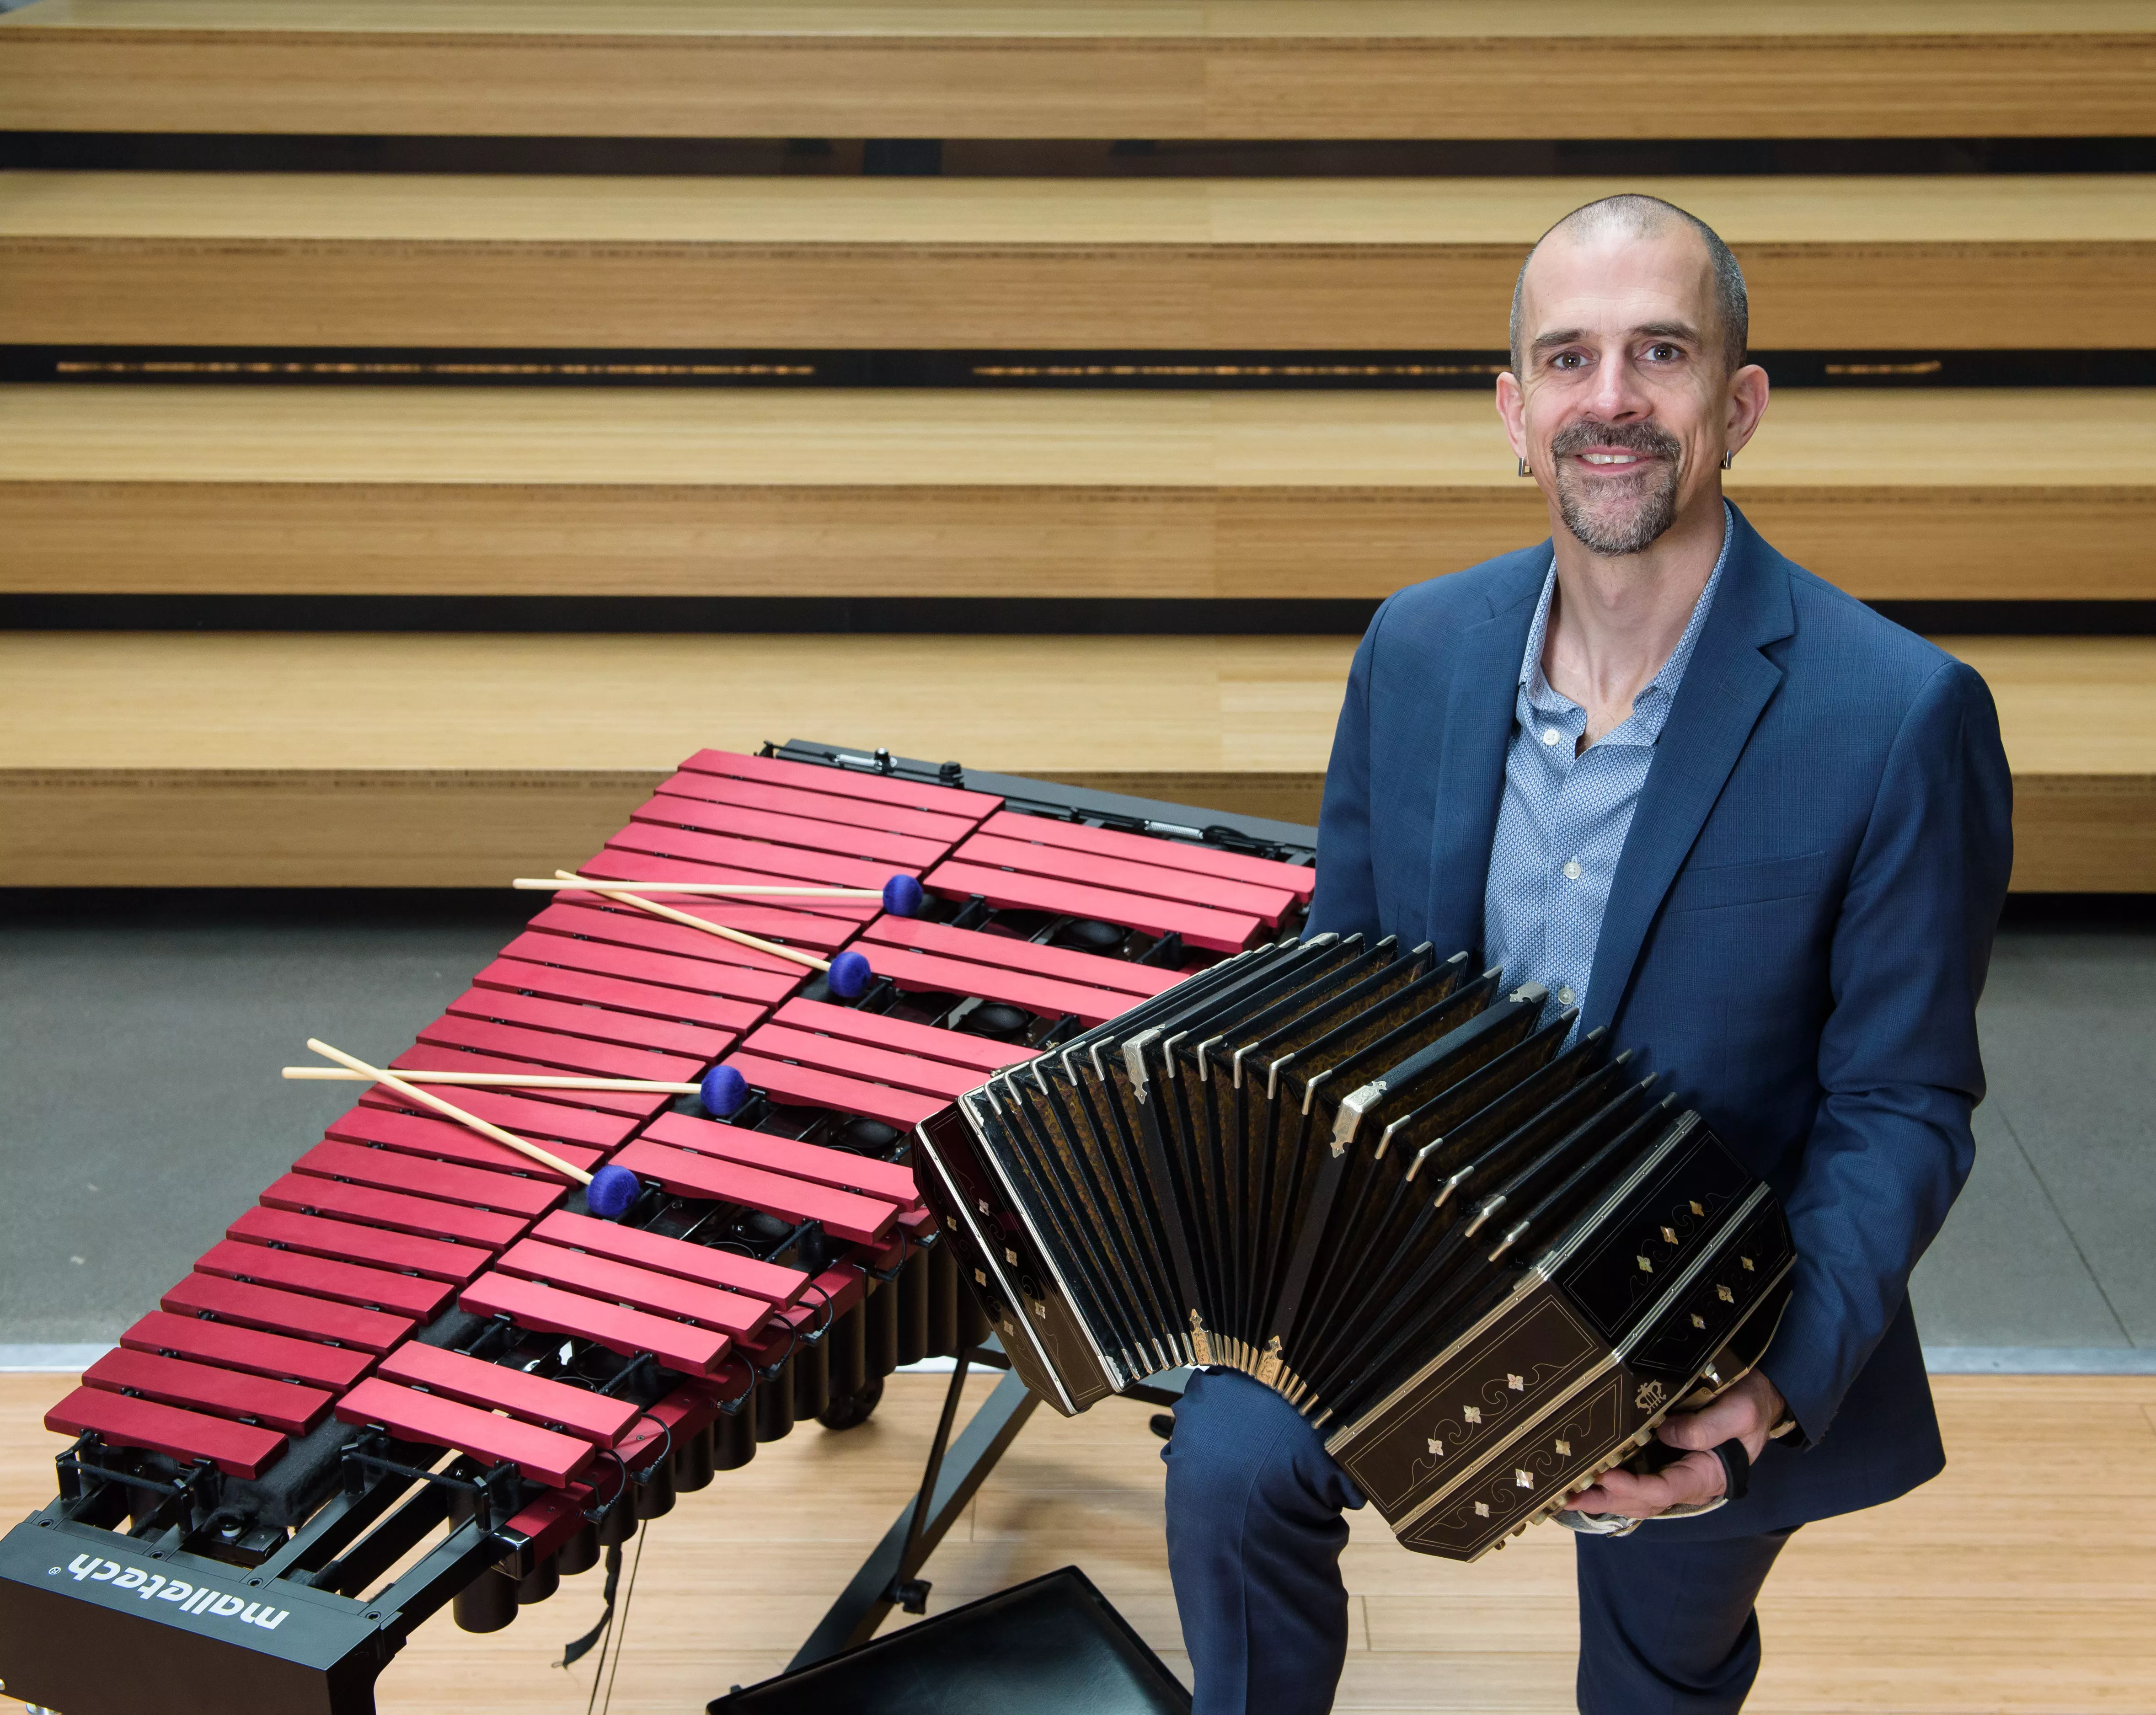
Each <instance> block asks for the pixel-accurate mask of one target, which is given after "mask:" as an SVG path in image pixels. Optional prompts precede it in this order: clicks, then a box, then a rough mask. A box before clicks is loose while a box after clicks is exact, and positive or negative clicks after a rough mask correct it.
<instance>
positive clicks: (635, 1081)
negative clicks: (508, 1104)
mask: <svg viewBox="0 0 2156 1715" xmlns="http://www.w3.org/2000/svg"><path fill="white" fill-rule="evenodd" d="M285 1076H286V1077H288V1078H293V1079H309V1080H313V1079H326V1080H330V1081H339V1082H351V1083H356V1084H367V1083H372V1082H373V1081H374V1080H373V1079H372V1077H370V1076H368V1075H367V1073H365V1072H349V1071H346V1070H345V1069H344V1068H343V1067H342V1066H286V1067H285ZM397 1076H398V1077H400V1078H402V1079H403V1081H405V1082H406V1083H408V1084H454V1085H459V1086H463V1087H465V1088H466V1089H472V1090H619V1091H624V1092H625V1093H627V1094H630V1095H639V1096H694V1095H695V1094H696V1091H697V1088H698V1086H696V1085H695V1084H670V1083H668V1082H667V1081H665V1080H664V1079H662V1078H572V1077H556V1076H552V1074H547V1073H538V1072H399V1073H398V1075H397Z"/></svg>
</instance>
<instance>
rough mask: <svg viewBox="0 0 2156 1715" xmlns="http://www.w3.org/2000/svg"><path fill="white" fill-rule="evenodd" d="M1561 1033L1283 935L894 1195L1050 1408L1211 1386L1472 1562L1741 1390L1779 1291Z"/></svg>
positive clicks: (1515, 999) (1692, 1126)
mask: <svg viewBox="0 0 2156 1715" xmlns="http://www.w3.org/2000/svg"><path fill="white" fill-rule="evenodd" d="M1550 1011H1551V1009H1550V1006H1549V1004H1548V995H1547V994H1546V993H1545V991H1544V990H1543V988H1541V987H1539V986H1538V985H1534V984H1526V985H1520V986H1514V985H1512V984H1508V983H1507V982H1506V981H1505V980H1504V978H1503V977H1502V974H1501V973H1499V972H1497V971H1496V970H1483V971H1477V970H1476V969H1475V968H1474V967H1473V965H1472V963H1471V961H1470V959H1469V958H1468V956H1467V955H1466V954H1465V953H1460V954H1456V955H1454V956H1453V957H1451V958H1440V957H1439V956H1437V955H1436V953H1435V952H1434V950H1433V949H1431V948H1430V947H1427V946H1424V947H1416V948H1414V949H1412V950H1402V949H1401V948H1399V947H1397V946H1396V945H1394V943H1393V942H1389V941H1385V942H1377V943H1375V944H1366V943H1365V942H1363V940H1362V939H1361V938H1360V937H1345V938H1342V937H1337V936H1332V935H1321V936H1317V937H1312V938H1309V939H1307V940H1301V941H1293V940H1291V941H1283V942H1276V943H1273V944H1270V945H1266V946H1263V947H1258V948H1256V949H1255V950H1252V951H1250V952H1243V953H1240V954H1238V955H1236V956H1234V957H1231V958H1228V959H1226V960H1225V961H1224V962H1223V963H1219V964H1217V965H1215V966H1214V967H1213V968H1210V969H1209V970H1206V971H1204V972H1200V973H1194V974H1193V975H1191V976H1188V977H1187V978H1185V979H1184V981H1183V983H1180V984H1178V986H1177V987H1176V988H1173V989H1171V990H1169V991H1168V992H1166V993H1164V994H1161V995H1159V996H1158V997H1156V998H1154V999H1151V1000H1148V1001H1147V1002H1145V1003H1143V1004H1141V1005H1139V1006H1137V1007H1135V1008H1133V1009H1131V1010H1130V1011H1128V1012H1126V1013H1125V1014H1122V1016H1121V1017H1119V1018H1116V1019H1112V1020H1111V1021H1109V1022H1107V1023H1106V1024H1101V1025H1099V1026H1096V1027H1095V1028H1092V1029H1091V1030H1086V1031H1085V1032H1083V1033H1081V1034H1078V1035H1073V1036H1071V1037H1070V1038H1069V1039H1067V1040H1063V1041H1061V1042H1060V1043H1059V1044H1057V1045H1055V1046H1054V1047H1053V1048H1052V1049H1051V1050H1050V1051H1048V1052H1045V1053H1042V1054H1039V1055H1035V1056H1034V1057H1033V1058H1032V1059H1030V1060H1028V1061H1026V1062H1024V1064H1022V1065H1013V1066H1010V1067H1008V1068H1005V1069H1004V1070H1002V1071H998V1072H997V1073H996V1074H995V1075H994V1076H992V1077H990V1078H988V1080H987V1081H984V1082H983V1083H982V1084H981V1085H980V1086H978V1088H976V1089H974V1090H973V1091H968V1093H966V1094H965V1095H963V1096H961V1097H960V1098H959V1099H958V1101H957V1103H956V1104H955V1106H954V1107H952V1108H950V1109H948V1110H946V1111H944V1112H941V1113H939V1114H937V1115H936V1116H935V1117H932V1118H930V1119H929V1120H927V1122H925V1123H924V1124H923V1125H922V1127H921V1132H920V1137H921V1162H920V1163H917V1165H916V1172H917V1173H918V1174H919V1177H920V1180H921V1186H922V1189H923V1190H924V1191H925V1192H926V1193H927V1196H928V1199H929V1201H930V1203H931V1204H932V1206H933V1207H934V1208H935V1209H937V1212H938V1214H939V1215H940V1217H941V1218H942V1224H943V1225H944V1228H945V1230H946V1231H947V1234H948V1235H950V1237H951V1238H952V1240H954V1241H955V1243H956V1245H957V1249H958V1252H959V1256H960V1261H961V1263H962V1266H963V1268H964V1271H965V1273H966V1275H967V1276H968V1279H969V1280H970V1281H971V1283H972V1285H973V1288H974V1290H975V1291H976V1292H977V1293H978V1294H979V1296H980V1297H981V1299H982V1301H983V1304H984V1306H985V1307H986V1308H987V1311H988V1317H989V1319H990V1321H991V1322H993V1325H994V1326H995V1327H996V1329H997V1332H998V1334H999V1335H1000V1336H1001V1338H1002V1340H1003V1343H1004V1348H1005V1349H1006V1350H1007V1351H1008V1352H1009V1353H1010V1355H1011V1358H1012V1360H1013V1362H1014V1364H1015V1365H1016V1367H1017V1368H1019V1371H1020V1373H1021V1374H1024V1376H1025V1377H1026V1379H1027V1380H1028V1381H1029V1384H1031V1385H1032V1386H1033V1387H1034V1389H1035V1390H1036V1391H1037V1392H1039V1393H1040V1394H1042V1395H1043V1396H1044V1397H1045V1398H1046V1399H1048V1400H1049V1401H1050V1403H1051V1404H1055V1406H1056V1407H1057V1409H1060V1410H1061V1411H1063V1412H1065V1413H1066V1414H1074V1413H1075V1412H1078V1411H1081V1410H1083V1409H1086V1407H1087V1406H1089V1405H1091V1404H1093V1403H1094V1402H1095V1401H1096V1400H1098V1399H1101V1398H1102V1397H1104V1396H1105V1395H1106V1394H1111V1393H1113V1392H1116V1391H1119V1390H1121V1389H1125V1388H1127V1387H1128V1386H1130V1385H1131V1384H1133V1383H1135V1382H1137V1381H1138V1380H1139V1379H1141V1378H1142V1377H1143V1376H1145V1375H1146V1374H1150V1373H1152V1372H1155V1371H1158V1370H1161V1369H1164V1368H1170V1367H1173V1366H1175V1365H1178V1364H1186V1363H1197V1364H1206V1363H1215V1364H1224V1365H1228V1366H1231V1367H1233V1368H1236V1369H1239V1370H1241V1371H1243V1372H1245V1373H1246V1374H1250V1375H1251V1376H1254V1377H1255V1379H1257V1380H1259V1381H1260V1382H1262V1383H1264V1384H1265V1385H1267V1386H1269V1387H1271V1388H1273V1389H1276V1390H1277V1391H1279V1392H1280V1393H1281V1394H1283V1395H1284V1396H1285V1397H1286V1398H1287V1399H1289V1400H1290V1401H1291V1402H1292V1403H1293V1404H1295V1405H1296V1407H1297V1409H1300V1410H1301V1411H1302V1412H1303V1413H1304V1414H1305V1415H1306V1416H1307V1417H1308V1418H1309V1419H1310V1420H1311V1421H1312V1424H1313V1425H1315V1426H1316V1427H1317V1429H1318V1430H1319V1431H1320V1432H1321V1433H1322V1435H1323V1436H1324V1438H1325V1441H1326V1445H1327V1448H1328V1450H1329V1451H1331V1452H1332V1455H1333V1456H1334V1457H1335V1458H1336V1459H1337V1461H1339V1462H1340V1463H1341V1465H1342V1466H1343V1467H1344V1468H1345V1469H1346V1471H1347V1472H1348V1474H1349V1475H1350V1476H1352V1477H1353V1478H1354V1480H1355V1481H1356V1482H1357V1483H1358V1485H1359V1486H1360V1487H1361V1488H1362V1490H1363V1493H1364V1494H1365V1495H1366V1496H1367V1497H1368V1498H1369V1499H1370V1501H1371V1502H1373V1504H1374V1505H1376V1507H1378V1510H1379V1512H1382V1513H1383V1515H1384V1517H1385V1518H1386V1519H1387V1520H1388V1522H1390V1523H1391V1524H1392V1526H1393V1528H1394V1532H1395V1533H1396V1534H1398V1536H1399V1538H1400V1540H1401V1541H1402V1542H1403V1543H1405V1544H1406V1545H1407V1546H1408V1547H1409V1548H1415V1549H1419V1550H1421V1551H1423V1552H1425V1553H1434V1554H1440V1555H1443V1556H1446V1557H1448V1558H1460V1559H1469V1558H1474V1557H1475V1556H1476V1555H1478V1554H1480V1553H1482V1552H1483V1551H1484V1550H1486V1548H1490V1547H1491V1545H1493V1544H1496V1543H1501V1541H1502V1539H1503V1538H1504V1537H1505V1536H1506V1535H1507V1534H1508V1533H1512V1532H1515V1531H1517V1530H1518V1529H1521V1528H1525V1526H1526V1525H1527V1523H1528V1522H1531V1521H1532V1520H1533V1519H1536V1518H1537V1517H1544V1516H1547V1515H1548V1514H1549V1513H1551V1512H1555V1511H1557V1510H1558V1508H1559V1507H1562V1506H1563V1503H1564V1502H1565V1499H1566V1498H1567V1497H1568V1495H1569V1494H1571V1493H1573V1492H1577V1491H1578V1489H1579V1488H1582V1487H1585V1486H1586V1485H1587V1484H1588V1483H1589V1482H1590V1481H1592V1480H1593V1478H1594V1476H1596V1475H1597V1474H1598V1473H1599V1471H1603V1470H1605V1469H1607V1468H1609V1466H1611V1465H1613V1464H1614V1463H1616V1462H1618V1461H1620V1460H1622V1459H1624V1458H1625V1457H1626V1456H1629V1455H1630V1454H1631V1453H1632V1452H1633V1451H1634V1450H1635V1448H1637V1447H1639V1446H1640V1445H1643V1444H1644V1443H1645V1441H1646V1440H1648V1439H1649V1438H1650V1436H1651V1434H1652V1430H1653V1429H1654V1426H1655V1425H1656V1424H1658V1423H1659V1422H1660V1421H1661V1419H1662V1418H1663V1416H1664V1415H1666V1413H1667V1412H1668V1411H1669V1410H1670V1409H1672V1408H1673V1407H1675V1406H1676V1405H1678V1404H1681V1403H1682V1402H1685V1401H1686V1400H1687V1399H1691V1400H1693V1401H1694V1402H1695V1403H1696V1402H1697V1400H1698V1399H1702V1398H1703V1397H1705V1396H1706V1394H1708V1393H1710V1392H1712V1391H1713V1390H1714V1389H1717V1388H1719V1387H1721V1386H1724V1385H1727V1384H1728V1383H1729V1382H1731V1381H1733V1380H1734V1379H1736V1378H1737V1377H1738V1376H1739V1375H1740V1374H1743V1371H1744V1370H1745V1369H1746V1368H1748V1367H1749V1366H1750V1364H1751V1363H1753V1362H1754V1361H1756V1359H1757V1357H1758V1353H1759V1352H1760V1351H1761V1350H1763V1348H1764V1345H1765V1343H1766V1340H1767V1338H1768V1336H1769V1335H1770V1334H1771V1332H1772V1331H1773V1328H1774V1324H1775V1322H1776V1321H1777V1319H1778V1318H1779V1314H1780V1310H1781V1307H1782V1305H1783V1304H1784V1302H1785V1300H1786V1297H1787V1293H1788V1281H1787V1276H1788V1273H1789V1266H1790V1262H1791V1260H1792V1259H1791V1250H1790V1245H1789V1232H1788V1229H1787V1226H1786V1225H1785V1223H1784V1219H1783V1215H1782V1211H1781V1209H1780V1206H1779V1203H1778V1202H1777V1200H1776V1199H1775V1197H1774V1194H1773V1192H1772V1191H1771V1190H1770V1189H1768V1187H1767V1186H1766V1185H1765V1184H1763V1183H1762V1182H1761V1181H1759V1180H1758V1178H1756V1177H1755V1176H1754V1175H1753V1174H1752V1173H1750V1172H1749V1171H1748V1169H1746V1168H1744V1167H1743V1165H1742V1164H1741V1163H1739V1162H1738V1160H1737V1159H1736V1158H1734V1157H1733V1156H1732V1154H1731V1153H1729V1152H1728V1151H1727V1149H1726V1148H1724V1147H1723V1146H1722V1143H1721V1142H1719V1141H1718V1140H1717V1138H1716V1137H1714V1135H1713V1133H1712V1132H1711V1131H1710V1130H1709V1129H1708V1127H1707V1126H1706V1124H1705V1123H1704V1122H1702V1120H1701V1118H1700V1117H1699V1116H1698V1114H1697V1113H1696V1112H1689V1111H1686V1110H1685V1109H1683V1108H1682V1107H1681V1105H1680V1103H1679V1102H1678V1101H1677V1099H1676V1096H1673V1095H1670V1094H1666V1093H1665V1092H1664V1091H1663V1090H1662V1089H1661V1086H1660V1085H1659V1083H1658V1081H1657V1080H1656V1079H1655V1077H1653V1076H1642V1075H1641V1073H1640V1069H1639V1067H1638V1066H1637V1065H1636V1063H1635V1056H1634V1055H1630V1054H1625V1053H1614V1052H1612V1051H1611V1048H1610V1044H1609V1040H1608V1036H1607V1033H1606V1032H1604V1031H1603V1030H1594V1031H1589V1032H1587V1033H1584V1035H1582V1034H1579V1033H1578V1030H1577V1024H1578V1017H1577V1014H1576V1013H1575V1012H1573V1011H1565V1012H1563V1013H1559V1014H1557V1015H1556V1016H1554V1017H1550V1016H1548V1014H1549V1013H1550Z"/></svg>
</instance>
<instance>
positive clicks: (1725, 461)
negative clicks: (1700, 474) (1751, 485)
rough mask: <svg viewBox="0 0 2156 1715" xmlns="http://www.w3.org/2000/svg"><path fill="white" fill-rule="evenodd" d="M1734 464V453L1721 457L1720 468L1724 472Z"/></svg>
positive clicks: (1735, 456) (1735, 459) (1735, 458)
mask: <svg viewBox="0 0 2156 1715" xmlns="http://www.w3.org/2000/svg"><path fill="white" fill-rule="evenodd" d="M1736 462H1737V454H1734V453H1724V454H1722V469H1723V470H1727V469H1728V468H1729V467H1730V466H1731V465H1734V464H1735V463H1736Z"/></svg>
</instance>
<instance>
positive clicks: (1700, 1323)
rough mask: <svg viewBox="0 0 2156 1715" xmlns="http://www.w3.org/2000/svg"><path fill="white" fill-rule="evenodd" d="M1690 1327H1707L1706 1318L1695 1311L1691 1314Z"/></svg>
mask: <svg viewBox="0 0 2156 1715" xmlns="http://www.w3.org/2000/svg"><path fill="white" fill-rule="evenodd" d="M1691 1325H1692V1326H1693V1327H1696V1328H1703V1327H1706V1326H1707V1318H1706V1317H1703V1316H1702V1315H1701V1314H1700V1313H1699V1312H1697V1310H1695V1311H1694V1312H1692V1313H1691Z"/></svg>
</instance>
